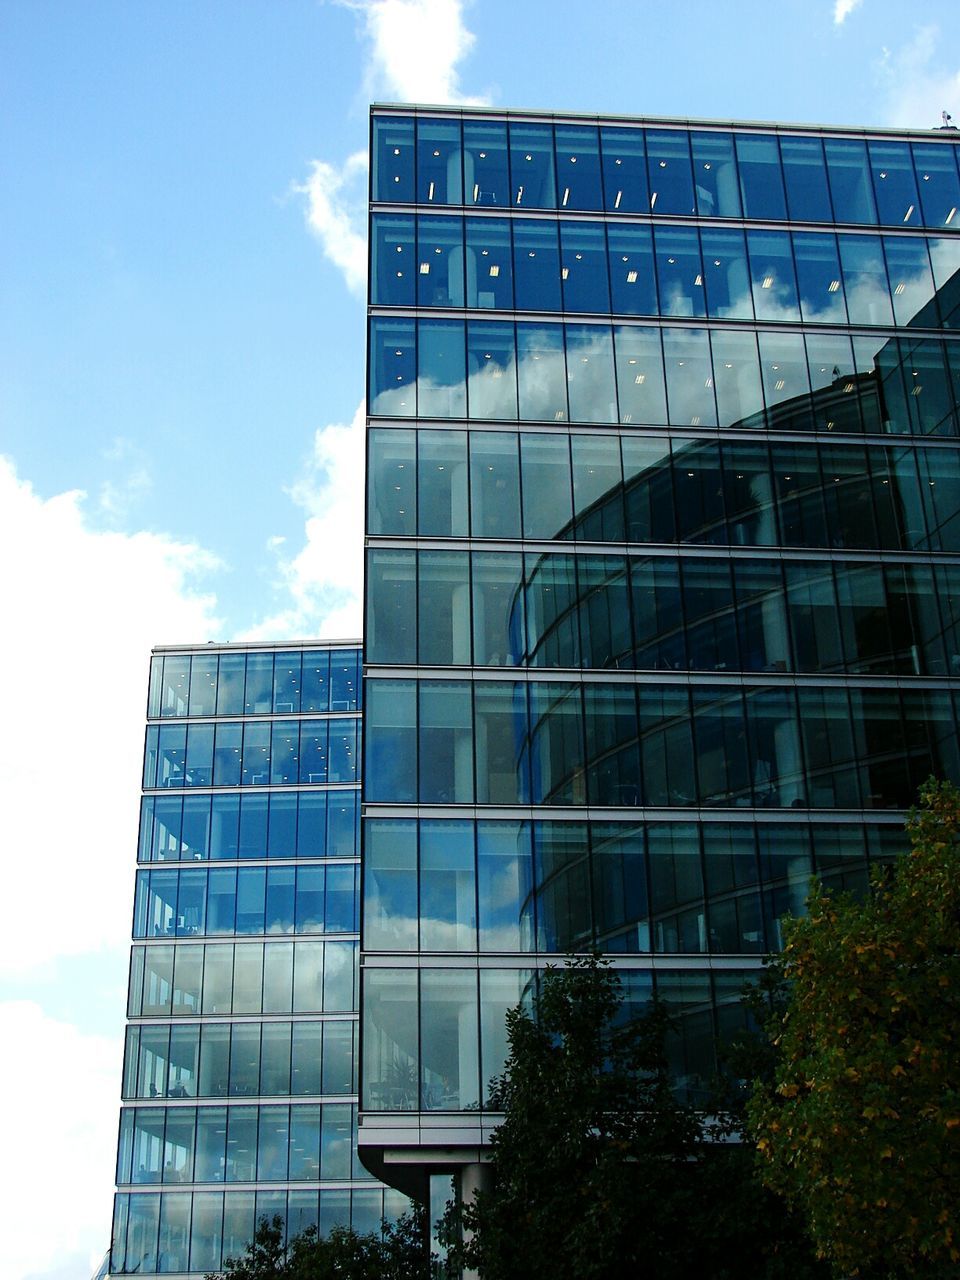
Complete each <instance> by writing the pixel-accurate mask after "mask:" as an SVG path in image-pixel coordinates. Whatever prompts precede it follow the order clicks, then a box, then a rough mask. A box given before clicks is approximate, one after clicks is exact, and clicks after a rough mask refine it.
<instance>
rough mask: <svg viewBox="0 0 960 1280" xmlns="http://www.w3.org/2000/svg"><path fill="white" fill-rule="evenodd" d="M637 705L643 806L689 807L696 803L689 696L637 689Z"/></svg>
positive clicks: (681, 692)
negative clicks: (638, 708) (638, 710)
mask: <svg viewBox="0 0 960 1280" xmlns="http://www.w3.org/2000/svg"><path fill="white" fill-rule="evenodd" d="M637 694H638V698H639V705H640V758H641V763H642V766H643V790H644V803H645V804H648V805H691V804H694V803H695V802H696V782H695V780H694V775H693V762H694V759H695V757H694V752H693V739H692V729H691V722H690V705H689V695H688V693H687V690H686V689H685V688H660V689H657V688H650V687H646V686H643V685H641V686H640V688H639V689H638V690H637Z"/></svg>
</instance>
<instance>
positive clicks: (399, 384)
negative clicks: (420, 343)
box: [367, 316, 417, 418]
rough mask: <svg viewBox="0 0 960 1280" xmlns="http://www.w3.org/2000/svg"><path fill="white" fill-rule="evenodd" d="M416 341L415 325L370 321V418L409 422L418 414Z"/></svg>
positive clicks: (399, 322)
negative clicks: (371, 415)
mask: <svg viewBox="0 0 960 1280" xmlns="http://www.w3.org/2000/svg"><path fill="white" fill-rule="evenodd" d="M416 380H417V341H416V329H415V321H413V320H390V319H385V318H384V317H383V316H374V317H372V318H371V320H370V386H369V389H368V392H367V394H368V397H369V404H370V412H371V414H382V415H384V416H385V417H393V418H412V417H413V416H414V415H415V414H416V412H417V397H416Z"/></svg>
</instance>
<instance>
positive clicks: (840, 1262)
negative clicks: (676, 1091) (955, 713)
mask: <svg viewBox="0 0 960 1280" xmlns="http://www.w3.org/2000/svg"><path fill="white" fill-rule="evenodd" d="M958 829H960V792H958V791H957V790H956V789H955V788H954V787H952V786H949V785H947V784H938V783H936V782H933V781H932V780H931V781H930V782H928V783H927V785H926V786H925V787H924V789H923V791H922V793H921V808H920V809H918V810H916V811H914V812H913V814H912V815H911V817H910V820H909V822H908V833H909V837H910V844H911V851H910V852H909V853H908V854H905V855H904V856H903V857H902V858H901V859H900V860H899V861H898V862H897V863H896V864H895V866H894V867H892V868H885V869H882V870H881V871H880V872H879V873H878V875H877V877H876V878H875V880H874V885H873V892H872V893H871V894H870V895H869V896H868V897H867V899H866V900H865V901H862V902H858V901H856V900H854V899H853V898H852V897H849V896H847V895H834V894H831V893H828V892H826V891H824V890H823V889H822V888H819V887H816V886H814V888H813V890H812V893H811V897H810V900H809V904H808V905H809V914H808V916H807V917H805V918H804V919H800V920H795V921H792V922H791V923H790V924H789V926H788V928H787V931H786V944H785V948H784V951H783V953H782V955H781V957H780V959H779V960H778V962H777V968H778V970H779V976H781V977H782V978H783V979H784V980H785V981H786V982H787V984H788V990H789V996H788V1001H787V1006H786V1012H785V1014H781V1015H778V1016H777V1017H775V1018H774V1020H773V1023H772V1027H771V1030H772V1033H773V1035H774V1038H775V1042H776V1046H777V1049H778V1061H777V1066H776V1069H775V1071H774V1073H773V1078H772V1080H771V1081H770V1082H769V1083H767V1084H763V1083H760V1084H758V1087H757V1090H756V1092H755V1094H754V1097H753V1099H752V1101H751V1103H750V1104H749V1107H748V1115H749V1119H750V1123H751V1126H752V1130H753V1133H754V1135H755V1138H756V1142H757V1147H758V1149H759V1152H760V1158H761V1165H762V1169H763V1177H764V1180H765V1181H766V1183H767V1185H768V1186H769V1187H771V1188H773V1189H774V1190H775V1191H777V1192H779V1193H780V1194H782V1195H783V1196H785V1197H786V1198H787V1200H788V1201H789V1202H790V1203H791V1204H793V1205H795V1206H796V1207H797V1208H798V1209H799V1210H800V1211H801V1213H802V1214H803V1216H804V1218H805V1220H806V1222H807V1225H808V1230H809V1232H810V1235H811V1237H812V1239H813V1240H814V1242H815V1244H816V1246H817V1249H818V1251H819V1252H820V1254H821V1255H822V1256H823V1257H825V1258H826V1259H828V1260H829V1261H830V1263H831V1264H832V1266H833V1268H834V1273H835V1274H836V1275H837V1276H861V1277H864V1278H867V1277H870V1278H871V1280H874V1278H877V1280H880V1278H886V1277H898V1280H899V1278H902V1277H913V1276H916V1277H931V1278H933V1277H946V1276H957V1275H958V1274H960V1240H958V1231H960V1225H958V1224H960V849H958V843H957V833H958Z"/></svg>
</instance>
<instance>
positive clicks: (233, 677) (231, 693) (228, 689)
mask: <svg viewBox="0 0 960 1280" xmlns="http://www.w3.org/2000/svg"><path fill="white" fill-rule="evenodd" d="M246 665H247V664H246V655H245V654H243V653H221V655H220V668H219V675H218V677H217V715H218V716H238V715H241V714H242V712H243V681H244V675H245V673H246Z"/></svg>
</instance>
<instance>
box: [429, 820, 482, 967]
mask: <svg viewBox="0 0 960 1280" xmlns="http://www.w3.org/2000/svg"><path fill="white" fill-rule="evenodd" d="M419 910H420V950H421V951H476V949H477V886H476V874H475V869H474V851H473V823H472V822H446V821H430V820H424V821H422V822H421V823H420V908H419Z"/></svg>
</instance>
